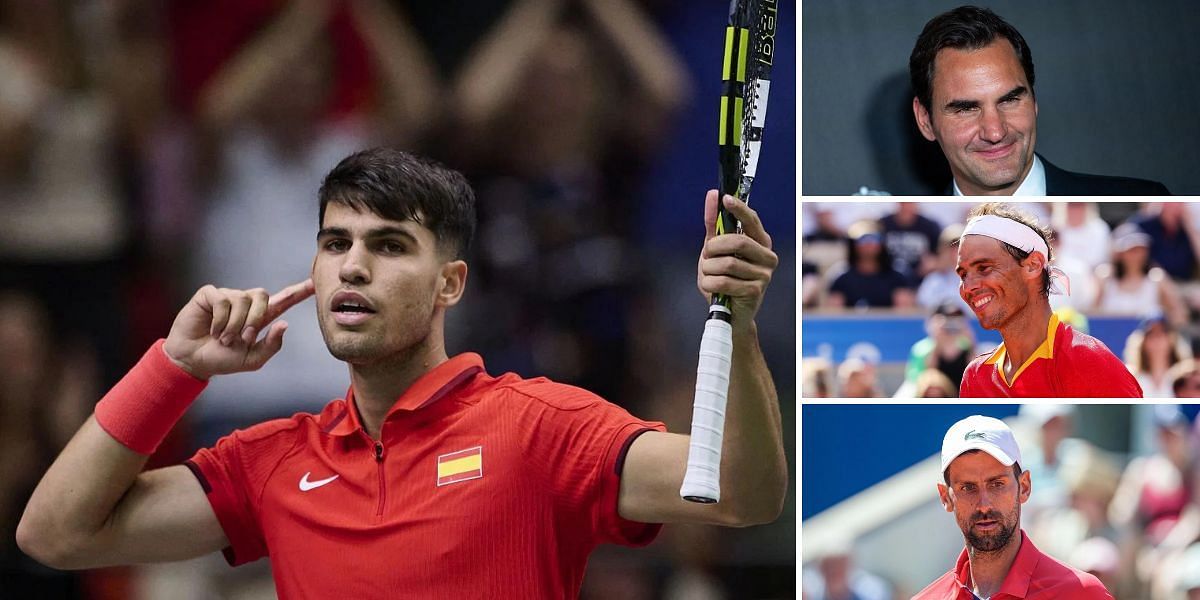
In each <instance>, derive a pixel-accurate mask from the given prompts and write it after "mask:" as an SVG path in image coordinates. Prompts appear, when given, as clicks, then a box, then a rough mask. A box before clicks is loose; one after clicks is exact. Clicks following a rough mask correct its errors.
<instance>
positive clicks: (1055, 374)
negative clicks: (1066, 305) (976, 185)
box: [955, 203, 1142, 398]
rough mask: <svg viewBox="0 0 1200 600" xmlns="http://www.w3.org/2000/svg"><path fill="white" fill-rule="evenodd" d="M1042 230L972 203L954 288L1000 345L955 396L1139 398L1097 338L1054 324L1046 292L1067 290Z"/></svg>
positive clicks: (972, 368)
mask: <svg viewBox="0 0 1200 600" xmlns="http://www.w3.org/2000/svg"><path fill="white" fill-rule="evenodd" d="M1049 238H1050V234H1049V231H1047V230H1046V229H1045V228H1044V227H1042V226H1041V225H1040V224H1039V223H1038V222H1037V220H1036V219H1034V218H1033V217H1031V216H1029V215H1028V214H1025V213H1023V212H1021V211H1019V210H1016V209H1014V208H1012V207H1011V206H1009V205H1007V204H1001V203H987V204H982V205H980V206H978V207H976V208H975V209H973V210H972V211H971V213H970V215H969V219H968V221H967V226H966V228H964V230H963V235H962V237H961V238H959V242H958V266H957V268H956V269H955V271H956V272H957V273H958V276H959V279H960V280H961V283H960V284H959V288H958V291H959V294H960V295H961V296H962V299H963V301H965V302H966V303H967V305H968V306H970V307H971V310H973V311H974V312H975V316H976V317H978V319H979V324H980V325H982V326H983V328H984V329H998V330H1000V337H1001V338H1003V340H1004V341H1003V343H1001V344H1000V346H998V347H997V348H996V349H995V350H994V351H992V352H991V353H989V354H985V355H983V356H980V357H977V358H976V359H975V360H973V361H971V364H970V365H968V366H967V370H966V372H965V373H964V374H963V379H962V385H961V386H960V387H959V393H960V395H961V396H962V397H964V398H968V397H974V398H979V397H985V398H993V397H1023V398H1030V397H1038V398H1045V397H1052V398H1080V397H1106V398H1141V397H1142V388H1141V386H1139V385H1138V383H1137V380H1136V379H1134V377H1133V375H1132V374H1130V373H1129V370H1128V369H1126V368H1125V365H1124V364H1123V363H1122V362H1121V360H1120V359H1118V358H1117V357H1116V356H1115V355H1114V354H1113V353H1112V351H1110V350H1109V349H1108V347H1106V346H1105V345H1104V344H1103V343H1102V342H1101V341H1100V340H1097V339H1096V338H1094V337H1092V336H1090V335H1087V334H1086V333H1083V332H1080V331H1075V330H1074V329H1073V328H1071V327H1070V326H1069V325H1066V324H1064V323H1060V322H1059V319H1058V316H1057V315H1055V314H1054V313H1053V311H1052V310H1051V309H1050V299H1049V298H1050V294H1052V293H1055V294H1057V293H1068V294H1069V293H1070V282H1069V281H1067V279H1066V275H1065V274H1064V273H1063V272H1062V271H1060V270H1058V269H1056V268H1055V267H1052V266H1050V260H1051V259H1052V258H1053V256H1052V251H1051V250H1050V247H1049V245H1048V244H1047V240H1048V239H1049Z"/></svg>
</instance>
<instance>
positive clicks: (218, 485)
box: [188, 354, 665, 598]
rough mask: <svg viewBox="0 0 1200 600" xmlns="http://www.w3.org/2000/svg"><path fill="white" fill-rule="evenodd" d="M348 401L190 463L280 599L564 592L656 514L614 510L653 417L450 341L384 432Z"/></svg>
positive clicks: (228, 440)
mask: <svg viewBox="0 0 1200 600" xmlns="http://www.w3.org/2000/svg"><path fill="white" fill-rule="evenodd" d="M353 406H354V400H353V390H351V392H350V393H348V394H347V399H346V400H340V399H339V400H334V401H332V402H330V403H329V404H328V405H327V406H326V407H325V409H324V410H323V411H321V413H320V414H318V415H311V414H297V415H295V416H293V417H292V418H290V419H281V420H276V421H269V422H266V423H263V424H261V425H256V426H254V427H251V428H249V429H247V430H244V431H235V432H234V433H232V434H231V435H229V436H226V437H224V438H222V439H221V440H220V441H218V442H217V444H216V446H214V447H213V448H211V449H204V450H200V451H199V452H198V453H196V455H195V456H194V457H193V458H192V459H191V460H190V461H188V464H189V466H190V467H191V468H192V470H193V472H195V473H196V476H197V477H198V478H199V479H200V481H201V485H202V486H203V488H204V490H205V492H206V494H207V495H208V499H209V502H210V503H211V504H212V507H213V511H214V512H215V513H216V515H217V519H218V520H219V521H220V523H221V527H222V528H223V529H224V530H225V534H226V536H227V537H228V538H229V543H230V546H229V548H227V549H226V550H225V556H226V559H227V560H228V561H229V562H230V564H233V565H239V564H242V563H246V562H249V561H253V560H256V559H258V558H261V557H263V556H270V559H271V568H272V571H273V574H274V577H275V583H276V588H277V591H278V593H279V597H280V598H385V597H386V598H397V597H402V598H482V597H504V598H565V597H576V596H578V595H579V589H580V585H581V583H582V581H583V574H584V568H585V566H586V564H587V558H588V555H589V554H590V553H591V552H592V549H593V548H595V547H596V546H597V545H598V544H600V543H603V542H612V543H618V544H624V545H629V546H640V545H644V544H648V543H649V542H650V541H652V540H653V539H654V537H655V536H656V535H657V534H658V531H659V529H660V528H661V525H653V524H645V523H636V522H633V521H628V520H625V519H623V518H621V517H620V515H618V514H617V492H618V488H619V486H620V472H621V465H622V462H623V460H624V454H625V451H626V450H627V449H628V447H629V445H630V444H631V443H632V441H633V439H634V438H635V437H636V436H637V435H638V434H639V433H641V432H644V431H648V430H658V431H664V430H665V427H664V426H663V424H662V423H657V422H647V421H642V420H639V419H636V418H634V417H632V416H630V415H629V413H628V412H626V411H625V410H624V409H622V408H620V407H618V406H616V405H613V404H610V403H608V402H606V401H604V400H603V399H601V398H599V397H598V396H596V395H594V394H591V393H590V392H587V391H585V390H582V389H579V388H576V387H571V386H567V385H562V384H558V383H554V382H552V381H549V380H547V379H544V378H538V379H528V380H526V379H522V378H520V377H518V376H516V375H513V374H507V375H503V376H500V377H492V376H490V375H488V374H487V373H486V372H484V370H483V362H482V360H481V359H480V357H479V356H478V355H476V354H461V355H459V356H456V357H454V358H452V359H450V360H449V361H447V362H445V363H443V364H441V365H440V366H438V367H437V368H435V369H433V370H432V371H430V372H429V373H427V374H425V375H424V376H423V377H422V378H421V379H419V380H418V381H417V382H416V383H414V384H413V385H412V386H411V387H410V388H409V389H408V391H406V392H405V393H404V395H403V396H401V397H400V398H399V399H398V400H397V401H396V403H395V405H394V406H393V408H392V409H391V410H390V412H389V413H388V415H387V417H386V418H385V421H384V423H383V427H382V433H381V436H380V437H381V440H380V441H379V442H375V441H374V440H372V439H371V438H370V437H369V436H367V434H366V432H365V431H364V430H363V428H362V426H361V425H360V422H359V416H358V414H357V411H356V410H355V409H354V408H353Z"/></svg>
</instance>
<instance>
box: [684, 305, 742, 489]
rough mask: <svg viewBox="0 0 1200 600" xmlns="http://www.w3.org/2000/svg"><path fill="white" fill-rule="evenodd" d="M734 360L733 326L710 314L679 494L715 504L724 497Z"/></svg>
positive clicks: (701, 350)
mask: <svg viewBox="0 0 1200 600" xmlns="http://www.w3.org/2000/svg"><path fill="white" fill-rule="evenodd" d="M732 361H733V327H732V326H730V324H729V322H728V321H724V320H721V319H719V318H710V319H709V320H708V321H707V322H705V324H704V337H703V338H701V340H700V362H699V364H698V365H697V367H696V397H695V401H694V402H693V405H692V438H691V441H690V442H689V444H688V461H687V471H686V472H685V473H684V476H683V486H682V487H680V488H679V496H680V497H682V498H683V499H684V500H689V501H691V502H699V503H702V504H713V503H716V502H720V500H721V443H722V440H723V439H724V437H725V404H726V400H727V399H728V398H729V367H730V364H731V363H732Z"/></svg>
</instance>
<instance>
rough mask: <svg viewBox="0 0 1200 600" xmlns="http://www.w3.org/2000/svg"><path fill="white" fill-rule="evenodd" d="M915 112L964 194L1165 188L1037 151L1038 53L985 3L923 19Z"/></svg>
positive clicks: (915, 55)
mask: <svg viewBox="0 0 1200 600" xmlns="http://www.w3.org/2000/svg"><path fill="white" fill-rule="evenodd" d="M908 68H909V76H910V78H911V80H912V87H913V92H914V93H915V97H914V98H913V103H912V105H913V115H914V117H915V118H916V120H917V127H918V129H920V130H921V135H923V136H925V139H927V140H929V141H931V142H932V141H936V142H937V143H938V145H939V146H941V148H942V153H943V154H945V156H946V160H947V161H948V162H949V163H950V171H951V173H952V174H953V175H954V180H953V182H952V183H951V185H950V188H949V189H948V192H947V193H949V194H954V195H967V196H986V195H1016V196H1046V195H1053V196H1076V195H1088V196H1124V195H1139V196H1158V195H1167V194H1169V193H1170V192H1169V191H1167V188H1166V186H1164V185H1163V184H1161V183H1158V182H1156V181H1148V180H1145V179H1133V178H1128V177H1109V176H1103V175H1085V174H1082V173H1073V172H1071V171H1066V170H1063V169H1060V168H1058V167H1056V166H1054V165H1053V164H1051V163H1050V161H1048V160H1046V159H1045V158H1043V157H1041V156H1039V155H1037V154H1035V153H1034V144H1035V142H1036V141H1037V113H1038V108H1037V99H1036V97H1035V95H1034V89H1033V82H1034V72H1033V55H1032V53H1031V52H1030V50H1029V46H1028V45H1027V44H1026V43H1025V39H1024V38H1023V37H1021V33H1020V32H1018V31H1017V30H1016V29H1015V28H1014V27H1013V26H1012V25H1010V24H1008V23H1007V22H1005V21H1004V20H1003V19H1001V18H1000V17H999V16H997V15H996V14H995V13H993V12H992V11H990V10H988V9H986V8H978V7H974V6H961V7H959V8H956V9H954V10H951V11H948V12H945V13H943V14H941V15H938V16H936V17H934V18H933V19H932V20H930V21H929V22H928V23H926V24H925V29H924V30H922V31H921V35H920V37H918V38H917V43H916V46H914V47H913V51H912V55H911V56H910V57H909V61H908Z"/></svg>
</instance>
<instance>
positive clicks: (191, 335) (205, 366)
mask: <svg viewBox="0 0 1200 600" xmlns="http://www.w3.org/2000/svg"><path fill="white" fill-rule="evenodd" d="M311 295H313V282H312V280H311V279H305V280H304V281H301V282H300V283H297V284H293V285H290V286H288V287H286V288H283V289H282V290H280V291H279V292H278V293H276V294H275V295H273V296H270V297H268V296H267V292H266V290H263V289H261V288H258V289H253V290H231V289H227V288H216V287H213V286H211V285H206V286H204V287H202V288H200V289H199V290H198V291H196V294H195V295H194V296H192V299H191V300H190V301H188V303H187V305H186V306H184V307H183V310H181V311H179V315H178V316H176V317H175V323H174V324H172V325H171V333H170V334H168V335H167V341H166V344H165V345H164V346H163V350H165V351H166V353H167V357H168V358H170V359H171V361H173V362H174V363H175V364H177V365H179V367H180V368H182V369H183V370H185V371H187V372H188V373H190V374H192V376H194V377H197V378H199V379H208V378H209V377H212V376H213V375H222V374H226V373H239V372H242V371H256V370H258V369H260V368H262V366H263V365H264V364H266V363H267V361H268V360H270V359H271V357H272V356H275V353H277V352H279V349H280V348H282V347H283V332H284V331H286V330H287V322H286V321H279V322H278V323H274V324H271V322H272V321H274V320H275V319H276V318H278V317H279V315H282V314H283V313H284V312H285V311H287V310H288V309H289V308H291V307H293V306H295V305H297V304H299V303H300V302H301V301H303V300H304V299H306V298H308V297H309V296H311ZM268 325H270V328H269V329H268V330H267V334H266V335H265V336H263V337H262V339H258V334H259V332H260V331H262V330H263V328H264V327H267V326H268Z"/></svg>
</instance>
